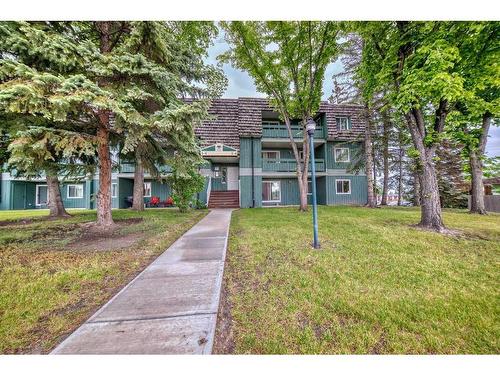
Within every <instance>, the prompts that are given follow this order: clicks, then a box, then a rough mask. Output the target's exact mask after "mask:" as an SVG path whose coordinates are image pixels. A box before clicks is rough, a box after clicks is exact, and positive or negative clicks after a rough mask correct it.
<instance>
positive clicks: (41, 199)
mask: <svg viewBox="0 0 500 375" xmlns="http://www.w3.org/2000/svg"><path fill="white" fill-rule="evenodd" d="M47 201H48V192H47V185H36V200H35V205H36V206H46V205H47Z"/></svg>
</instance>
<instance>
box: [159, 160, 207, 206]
mask: <svg viewBox="0 0 500 375" xmlns="http://www.w3.org/2000/svg"><path fill="white" fill-rule="evenodd" d="M167 180H168V182H169V184H170V187H171V188H172V199H173V200H174V203H175V205H176V206H177V207H179V210H180V211H181V212H186V211H187V209H188V208H189V205H190V203H191V202H192V200H193V198H194V196H195V194H196V193H199V192H200V191H201V190H203V186H204V185H205V178H204V177H203V176H202V175H200V174H199V173H198V170H197V169H196V167H195V166H193V163H192V162H190V161H186V160H184V159H183V158H181V157H175V158H174V160H173V162H172V172H171V175H170V176H169V177H168V178H167Z"/></svg>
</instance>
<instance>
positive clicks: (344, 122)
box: [336, 117, 351, 130]
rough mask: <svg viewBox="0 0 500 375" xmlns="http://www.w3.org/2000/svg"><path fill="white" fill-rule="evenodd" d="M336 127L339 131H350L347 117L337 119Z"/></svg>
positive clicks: (349, 122)
mask: <svg viewBox="0 0 500 375" xmlns="http://www.w3.org/2000/svg"><path fill="white" fill-rule="evenodd" d="M336 120H337V127H338V128H339V130H349V129H351V121H350V119H349V117H337V119H336Z"/></svg>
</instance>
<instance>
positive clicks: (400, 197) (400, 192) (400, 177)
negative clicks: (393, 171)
mask: <svg viewBox="0 0 500 375" xmlns="http://www.w3.org/2000/svg"><path fill="white" fill-rule="evenodd" d="M403 153H404V150H403V148H402V147H401V144H400V145H399V159H398V167H399V168H398V206H401V204H402V203H403V202H402V201H403Z"/></svg>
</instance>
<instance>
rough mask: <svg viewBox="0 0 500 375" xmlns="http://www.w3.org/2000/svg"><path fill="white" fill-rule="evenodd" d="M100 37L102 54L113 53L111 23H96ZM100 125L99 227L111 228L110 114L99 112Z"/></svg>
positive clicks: (101, 82) (98, 154) (99, 81)
mask: <svg viewBox="0 0 500 375" xmlns="http://www.w3.org/2000/svg"><path fill="white" fill-rule="evenodd" d="M96 26H97V29H98V31H99V37H100V49H101V53H103V54H107V53H109V52H111V49H112V43H111V23H110V22H107V21H100V22H96ZM98 83H99V86H106V84H107V81H106V79H105V78H101V79H99V80H98ZM97 117H98V118H99V125H98V128H97V144H98V146H97V156H98V158H99V163H98V164H99V190H98V192H97V225H98V226H100V227H110V226H112V225H113V224H114V222H113V217H112V216H111V155H110V152H109V119H110V112H109V111H106V110H102V109H99V110H98V111H97Z"/></svg>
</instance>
